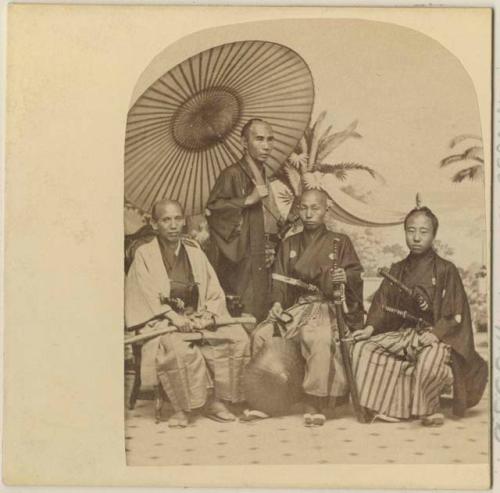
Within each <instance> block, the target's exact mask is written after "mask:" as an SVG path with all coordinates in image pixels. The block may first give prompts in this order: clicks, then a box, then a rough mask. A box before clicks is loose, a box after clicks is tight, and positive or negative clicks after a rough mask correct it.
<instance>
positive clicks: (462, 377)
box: [353, 207, 488, 426]
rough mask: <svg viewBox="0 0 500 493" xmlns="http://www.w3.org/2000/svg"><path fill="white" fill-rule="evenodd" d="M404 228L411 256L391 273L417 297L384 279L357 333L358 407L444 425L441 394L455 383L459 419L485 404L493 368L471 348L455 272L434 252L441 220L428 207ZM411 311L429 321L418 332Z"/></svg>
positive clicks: (382, 415)
mask: <svg viewBox="0 0 500 493" xmlns="http://www.w3.org/2000/svg"><path fill="white" fill-rule="evenodd" d="M404 225H405V226H404V227H405V234H406V244H407V245H408V248H409V250H410V254H409V255H408V256H407V257H406V258H405V259H404V260H402V261H400V262H398V263H396V264H393V265H392V267H391V269H390V272H389V274H390V275H392V276H393V277H394V278H396V280H397V281H400V282H402V283H403V284H404V285H405V286H407V287H408V288H411V290H412V291H410V292H411V293H412V295H409V294H405V293H404V292H403V291H402V290H400V289H397V287H396V286H395V283H394V282H391V281H389V280H387V279H386V280H384V281H383V282H382V284H381V286H380V288H379V289H378V291H377V292H376V294H375V297H374V299H373V303H372V305H371V307H370V310H369V313H368V318H367V326H366V328H364V329H363V330H360V331H357V332H355V333H354V334H353V337H354V338H355V339H356V340H358V341H363V342H357V343H356V345H355V347H354V352H353V368H354V374H355V375H354V376H355V379H356V381H357V384H358V390H359V396H360V401H361V405H362V406H364V407H366V408H368V409H369V410H371V411H372V412H373V413H374V414H375V415H378V416H379V417H380V418H382V419H385V420H387V421H397V420H398V419H400V418H410V417H417V418H422V424H424V425H434V426H439V425H441V424H442V423H443V421H444V416H443V415H442V414H441V413H439V410H440V395H441V394H442V392H443V389H444V388H446V387H447V386H449V385H450V384H451V383H452V382H453V388H454V406H453V411H454V413H455V414H456V415H458V416H461V415H463V414H464V411H465V409H466V408H467V407H471V406H474V405H475V404H477V402H478V401H479V400H480V398H481V395H482V393H483V391H484V387H485V385H486V380H487V373H488V368H487V364H486V363H485V362H484V361H483V360H482V359H481V357H480V356H479V355H478V354H477V353H476V351H475V349H474V339H473V334H472V324H471V316H470V311H469V304H468V302H467V296H466V294H465V291H464V288H463V285H462V281H461V279H460V275H459V273H458V270H457V268H456V267H455V266H454V265H453V264H452V263H451V262H449V261H447V260H444V259H442V258H441V257H440V256H439V255H437V253H436V252H435V251H434V250H433V248H432V242H433V240H434V238H435V236H436V233H437V229H438V219H437V217H436V216H435V215H434V214H433V213H432V212H431V210H430V209H428V208H427V207H422V208H416V209H413V210H412V211H411V212H410V213H409V214H408V215H407V216H406V219H405V223H404ZM394 309H395V310H396V311H395V310H394ZM388 310H389V311H388ZM397 310H400V312H399V313H398V312H397ZM405 311H406V312H405ZM407 314H412V316H413V317H416V318H417V319H423V320H426V323H423V324H418V325H420V327H416V324H415V320H412V321H409V320H408V317H407ZM405 316H406V319H405V318H404V317H405Z"/></svg>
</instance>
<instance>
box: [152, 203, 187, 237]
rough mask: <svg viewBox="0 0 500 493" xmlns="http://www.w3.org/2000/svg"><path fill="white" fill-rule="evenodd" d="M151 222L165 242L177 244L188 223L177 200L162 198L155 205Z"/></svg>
mask: <svg viewBox="0 0 500 493" xmlns="http://www.w3.org/2000/svg"><path fill="white" fill-rule="evenodd" d="M151 224H152V226H153V228H154V229H155V231H158V235H159V236H160V238H162V239H163V240H164V241H165V242H167V243H169V244H171V245H176V244H177V243H178V241H179V239H180V236H181V233H182V229H183V228H184V226H185V225H186V220H185V219H184V211H183V210H182V207H181V204H179V202H177V201H176V200H161V201H160V202H157V203H156V204H155V205H154V206H153V210H152V221H151Z"/></svg>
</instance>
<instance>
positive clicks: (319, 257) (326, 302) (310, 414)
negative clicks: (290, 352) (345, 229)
mask: <svg viewBox="0 0 500 493" xmlns="http://www.w3.org/2000/svg"><path fill="white" fill-rule="evenodd" d="M326 211H327V195H326V194H325V192H323V191H319V190H310V191H306V192H304V194H303V195H302V197H301V199H300V207H299V214H300V218H301V220H302V223H303V226H304V229H303V231H302V232H300V233H297V234H294V235H292V236H290V237H288V238H286V239H285V240H284V241H283V243H282V245H281V248H280V250H279V252H278V255H277V258H276V262H275V266H274V273H273V283H272V300H273V301H274V305H273V306H272V308H271V311H270V313H269V317H268V319H267V320H265V321H264V322H262V324H260V325H259V326H258V327H257V328H256V330H255V332H254V335H253V343H252V353H253V354H254V355H255V354H257V353H258V351H260V350H261V348H262V347H263V345H264V343H265V342H266V340H269V338H271V337H272V336H273V321H274V320H276V319H280V318H281V317H282V315H283V310H284V309H286V311H287V313H289V314H290V315H292V316H293V321H292V322H291V323H289V324H288V325H287V332H286V337H287V338H290V339H295V340H296V341H297V343H298V344H300V348H301V353H302V355H303V357H304V359H305V366H306V368H305V377H304V381H303V390H304V392H305V404H306V409H305V411H306V412H305V415H304V424H305V425H306V426H311V425H318V426H320V425H322V424H323V423H324V422H325V419H326V410H327V408H328V405H329V404H332V403H333V402H334V401H335V399H334V398H338V397H345V396H346V394H347V392H348V387H347V382H346V379H345V373H344V369H343V362H342V357H341V354H340V351H339V350H338V344H339V343H338V333H337V322H336V318H335V306H334V304H333V302H332V301H331V299H332V291H333V283H337V282H338V283H343V284H345V286H346V291H345V292H346V303H347V307H348V312H349V313H348V314H347V316H346V320H347V322H348V324H349V325H350V326H351V327H354V328H360V327H362V326H363V311H362V299H363V281H362V279H361V273H362V270H363V269H362V267H361V264H360V262H359V259H358V256H357V254H356V252H355V250H354V247H353V245H352V243H351V241H350V239H349V238H348V237H347V236H346V235H342V234H340V233H334V232H332V231H329V230H327V229H326V226H325V224H324V219H325V214H326ZM335 239H336V240H338V248H337V250H338V252H337V266H338V267H337V268H336V270H335V271H334V272H332V271H331V269H332V266H333V260H334V255H333V245H334V240H335ZM281 276H287V277H291V278H294V279H295V280H299V281H301V282H302V284H304V283H305V284H306V285H307V284H309V285H311V286H314V287H315V288H316V289H315V290H316V292H311V291H308V290H307V289H304V288H302V287H297V286H292V285H289V284H287V280H286V278H283V277H281ZM283 320H285V318H283ZM329 398H333V399H329Z"/></svg>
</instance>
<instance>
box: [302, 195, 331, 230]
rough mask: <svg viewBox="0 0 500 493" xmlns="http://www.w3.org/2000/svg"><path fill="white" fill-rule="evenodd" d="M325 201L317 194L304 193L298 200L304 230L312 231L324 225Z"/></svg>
mask: <svg viewBox="0 0 500 493" xmlns="http://www.w3.org/2000/svg"><path fill="white" fill-rule="evenodd" d="M326 208H327V207H326V199H325V197H324V196H323V195H322V194H320V193H319V192H305V193H304V194H303V195H302V197H301V199H300V206H299V215H300V219H301V220H302V223H303V224H304V229H306V230H313V229H316V228H317V227H318V226H320V225H322V224H324V221H325V214H326Z"/></svg>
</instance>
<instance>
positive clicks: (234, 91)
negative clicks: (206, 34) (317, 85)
mask: <svg viewBox="0 0 500 493" xmlns="http://www.w3.org/2000/svg"><path fill="white" fill-rule="evenodd" d="M313 99H314V86H313V80H312V76H311V72H310V70H309V67H308V66H307V64H306V63H305V62H304V60H303V59H302V58H301V57H300V56H299V55H298V54H297V53H295V52H294V51H292V50H291V49H289V48H287V47H286V46H283V45H280V44H276V43H270V42H266V41H240V42H235V43H229V44H224V45H220V46H216V47H214V48H210V49H209V50H206V51H203V52H201V53H199V54H197V55H195V56H193V57H191V58H188V59H187V60H185V61H183V62H182V63H180V64H179V65H177V66H175V67H174V68H173V69H171V70H169V71H168V72H167V73H165V74H164V75H163V76H162V77H160V78H159V79H158V80H157V81H156V82H155V83H153V84H152V85H151V86H150V87H149V88H148V89H147V90H146V91H145V92H144V94H143V95H142V96H141V97H140V98H139V99H138V100H137V102H136V103H135V104H134V105H133V106H132V107H131V109H130V110H129V112H128V117H127V132H126V141H125V197H126V199H127V200H129V201H130V202H131V203H133V204H134V205H136V206H137V207H140V208H141V209H143V210H144V211H150V210H151V207H152V205H153V204H154V203H155V202H156V201H157V200H160V199H163V198H172V199H176V200H178V201H179V202H180V203H181V204H182V205H183V206H184V208H185V212H186V214H188V215H191V214H198V213H201V212H203V210H204V208H205V205H206V201H207V198H208V195H209V193H210V190H211V188H212V187H213V185H214V183H215V180H216V178H217V176H218V175H219V174H220V172H221V171H222V170H223V169H224V168H226V167H228V166H229V165H231V164H232V163H234V162H235V161H236V160H237V159H239V158H240V157H241V155H242V147H241V145H240V132H241V129H242V127H243V125H244V124H245V123H246V122H248V121H249V120H250V119H252V118H261V119H263V120H266V121H267V122H269V123H270V124H271V125H272V127H273V131H274V137H275V146H274V150H273V152H272V153H271V156H270V158H269V160H268V164H269V165H270V166H271V167H272V168H273V169H277V168H278V167H279V166H280V165H281V163H282V162H283V161H284V160H285V159H286V158H287V157H288V156H289V155H290V153H291V152H292V151H293V149H294V148H295V146H296V144H297V142H298V140H299V139H300V138H301V137H302V135H303V133H304V129H305V128H306V125H307V123H308V122H309V119H310V115H311V109H312V105H313Z"/></svg>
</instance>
